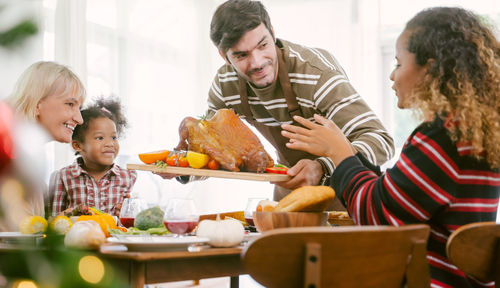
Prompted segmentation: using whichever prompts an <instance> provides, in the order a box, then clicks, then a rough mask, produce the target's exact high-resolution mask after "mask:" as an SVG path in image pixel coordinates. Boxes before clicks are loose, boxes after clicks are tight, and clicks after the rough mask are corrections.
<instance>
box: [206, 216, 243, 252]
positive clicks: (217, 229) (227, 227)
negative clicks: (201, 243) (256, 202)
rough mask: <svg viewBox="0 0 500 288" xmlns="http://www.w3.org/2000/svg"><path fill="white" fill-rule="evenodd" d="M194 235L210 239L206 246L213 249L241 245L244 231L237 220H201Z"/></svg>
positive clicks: (218, 218)
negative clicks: (210, 246)
mask: <svg viewBox="0 0 500 288" xmlns="http://www.w3.org/2000/svg"><path fill="white" fill-rule="evenodd" d="M196 235H197V236H199V237H206V238H208V239H210V241H209V242H208V244H210V245H212V246H214V247H233V246H236V245H238V244H240V243H241V241H242V240H243V236H244V235H245V229H243V225H241V223H240V222H239V221H238V220H235V219H226V220H220V217H219V215H217V219H216V220H203V221H201V222H200V223H199V224H198V228H197V229H196Z"/></svg>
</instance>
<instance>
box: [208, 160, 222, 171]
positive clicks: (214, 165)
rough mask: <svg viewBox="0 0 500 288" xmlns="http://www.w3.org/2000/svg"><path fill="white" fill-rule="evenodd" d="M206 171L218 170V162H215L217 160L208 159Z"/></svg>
mask: <svg viewBox="0 0 500 288" xmlns="http://www.w3.org/2000/svg"><path fill="white" fill-rule="evenodd" d="M207 166H208V169H212V170H219V167H220V165H219V162H217V160H215V159H210V161H208V164H207Z"/></svg>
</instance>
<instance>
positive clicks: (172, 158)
mask: <svg viewBox="0 0 500 288" xmlns="http://www.w3.org/2000/svg"><path fill="white" fill-rule="evenodd" d="M177 159H178V156H177V155H176V154H173V155H171V156H168V158H167V165H168V166H177Z"/></svg>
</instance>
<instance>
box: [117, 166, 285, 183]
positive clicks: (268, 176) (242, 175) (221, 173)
mask: <svg viewBox="0 0 500 288" xmlns="http://www.w3.org/2000/svg"><path fill="white" fill-rule="evenodd" d="M127 169H129V170H142V171H151V172H156V173H172V174H179V175H193V176H206V177H216V178H229V179H241V180H253V181H269V182H281V181H287V180H290V179H291V178H292V177H290V176H288V175H285V174H273V173H252V172H231V171H225V170H211V169H194V168H185V167H174V166H167V167H163V168H160V167H157V166H156V165H153V164H127Z"/></svg>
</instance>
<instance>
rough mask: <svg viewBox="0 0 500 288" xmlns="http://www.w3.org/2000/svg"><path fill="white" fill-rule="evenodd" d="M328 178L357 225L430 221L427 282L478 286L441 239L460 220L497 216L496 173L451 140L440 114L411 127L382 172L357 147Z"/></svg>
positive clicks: (498, 183)
mask: <svg viewBox="0 0 500 288" xmlns="http://www.w3.org/2000/svg"><path fill="white" fill-rule="evenodd" d="M332 180H333V181H332V182H333V184H332V185H331V186H332V187H333V188H334V189H335V191H336V192H337V194H338V195H339V197H340V198H341V199H342V201H344V203H345V205H346V207H347V210H348V211H349V213H350V215H351V217H352V218H353V219H354V221H355V222H356V223H357V224H358V225H394V226H399V225H405V224H412V223H426V224H429V225H430V227H431V234H430V238H429V242H428V246H427V260H428V262H429V267H430V272H431V287H469V286H470V287H473V286H477V283H473V282H475V281H472V280H471V279H467V278H465V275H464V274H463V273H462V272H461V271H460V270H458V269H457V268H456V267H455V266H453V265H452V264H450V262H449V261H448V259H447V257H446V252H445V251H446V250H445V247H446V241H447V239H448V237H449V235H450V234H451V233H452V232H453V231H455V230H456V229H457V228H458V227H460V226H462V225H464V224H467V223H472V222H482V221H495V220H496V213H497V207H498V197H499V191H500V173H499V172H498V171H496V170H492V169H490V168H489V167H488V165H487V163H486V162H485V161H478V160H475V159H474V158H473V157H471V156H470V147H467V146H464V145H457V144H456V143H454V142H452V140H451V139H450V137H449V134H448V132H447V130H446V129H445V127H444V121H443V120H442V119H440V118H439V117H436V119H435V120H434V121H433V122H427V123H424V124H422V125H420V126H419V127H418V128H416V129H415V131H413V133H412V134H411V136H410V137H409V138H408V140H407V141H406V143H405V145H404V147H403V149H402V151H401V155H400V158H399V160H398V161H397V163H396V164H395V165H394V167H392V168H390V169H387V171H386V172H385V173H383V174H381V173H380V169H379V168H378V167H376V166H373V165H371V164H370V163H369V162H368V161H366V159H364V158H363V157H362V156H361V155H360V154H359V153H358V155H357V157H356V156H352V157H349V158H347V159H345V160H344V161H342V162H341V163H340V164H339V165H338V167H337V169H336V170H335V173H334V175H333V178H332ZM490 285H492V283H489V285H486V286H490Z"/></svg>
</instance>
